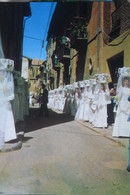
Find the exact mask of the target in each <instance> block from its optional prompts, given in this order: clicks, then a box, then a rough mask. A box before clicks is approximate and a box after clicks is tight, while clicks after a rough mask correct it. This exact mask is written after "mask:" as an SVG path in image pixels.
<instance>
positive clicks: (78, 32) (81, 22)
mask: <svg viewBox="0 0 130 195" xmlns="http://www.w3.org/2000/svg"><path fill="white" fill-rule="evenodd" d="M67 35H68V36H69V38H70V41H71V42H70V43H71V47H72V48H75V49H78V48H79V47H80V46H81V45H83V44H84V43H85V44H86V41H87V37H88V34H87V23H86V19H85V18H83V17H74V18H73V20H72V22H71V23H70V26H69V28H68V29H67Z"/></svg>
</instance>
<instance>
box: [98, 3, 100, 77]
mask: <svg viewBox="0 0 130 195" xmlns="http://www.w3.org/2000/svg"><path fill="white" fill-rule="evenodd" d="M99 31H100V1H98V27H97V73H99V72H100V64H99V54H100V53H99V47H100V43H99V35H100V32H99Z"/></svg>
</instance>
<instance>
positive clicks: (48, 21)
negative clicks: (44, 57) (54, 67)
mask: <svg viewBox="0 0 130 195" xmlns="http://www.w3.org/2000/svg"><path fill="white" fill-rule="evenodd" d="M53 5H54V3H53V2H52V3H51V8H50V12H49V16H48V20H47V25H46V29H45V32H44V36H43V42H42V45H41V50H40V56H39V59H40V58H41V54H42V48H43V47H44V41H45V38H46V33H47V30H48V26H49V24H50V19H51V15H52V11H53Z"/></svg>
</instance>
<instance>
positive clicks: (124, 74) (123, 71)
mask: <svg viewBox="0 0 130 195" xmlns="http://www.w3.org/2000/svg"><path fill="white" fill-rule="evenodd" d="M118 74H119V77H118V83H117V93H118V92H119V90H120V88H121V87H122V86H123V83H124V79H126V78H127V79H128V81H129V87H130V67H123V68H119V69H118Z"/></svg>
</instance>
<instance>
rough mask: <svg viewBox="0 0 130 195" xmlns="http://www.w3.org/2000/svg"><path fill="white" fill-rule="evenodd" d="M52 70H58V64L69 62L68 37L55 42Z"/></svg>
mask: <svg viewBox="0 0 130 195" xmlns="http://www.w3.org/2000/svg"><path fill="white" fill-rule="evenodd" d="M52 62H53V66H54V68H56V67H57V68H58V67H59V65H58V63H59V62H61V63H63V64H68V62H70V40H69V38H68V37H65V36H63V37H61V38H60V39H58V40H57V42H56V49H55V51H54V52H53V55H52Z"/></svg>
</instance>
